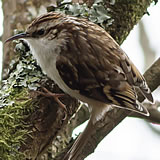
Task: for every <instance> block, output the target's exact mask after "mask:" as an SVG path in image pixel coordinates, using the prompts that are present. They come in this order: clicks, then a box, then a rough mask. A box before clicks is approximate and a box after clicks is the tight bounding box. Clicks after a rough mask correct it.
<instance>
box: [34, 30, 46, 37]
mask: <svg viewBox="0 0 160 160" xmlns="http://www.w3.org/2000/svg"><path fill="white" fill-rule="evenodd" d="M36 34H37V35H39V36H42V35H43V34H44V29H40V30H38V31H37V33H36Z"/></svg>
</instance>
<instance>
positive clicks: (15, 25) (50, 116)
mask: <svg viewBox="0 0 160 160" xmlns="http://www.w3.org/2000/svg"><path fill="white" fill-rule="evenodd" d="M54 2H55V1H54V0H53V1H51V0H48V1H46V0H45V1H44V0H43V1H38V0H34V1H33V0H32V1H23V2H22V1H21V2H20V1H19V0H17V1H13V2H12V1H11V0H6V1H3V11H4V34H3V41H4V40H5V39H6V38H8V37H9V36H11V35H12V34H13V30H14V29H18V30H24V29H25V27H26V26H27V25H28V24H29V23H30V22H31V20H32V19H34V18H35V17H36V16H37V15H39V14H41V13H42V12H43V11H44V10H45V6H48V5H50V4H53V3H54ZM91 2H92V1H90V3H89V4H90V5H91ZM104 2H105V3H104V4H105V5H104V7H106V9H107V10H108V14H109V15H110V19H109V20H108V21H105V22H104V23H103V26H104V27H105V28H106V30H107V31H108V32H109V33H110V34H111V35H112V36H113V38H115V40H116V41H117V42H118V43H119V44H121V43H122V42H123V40H124V39H125V38H126V37H127V35H128V34H129V32H130V30H131V29H132V28H133V26H134V25H135V24H137V22H138V21H139V20H140V18H141V17H142V16H143V15H144V14H145V13H146V12H147V8H148V7H149V5H150V4H151V2H153V0H148V1H139V0H135V1H134V3H131V1H129V0H126V1H124V0H117V1H115V3H114V4H113V3H111V1H110V0H105V1H104ZM8 10H9V11H10V12H7V11H8ZM126 24H127V25H126ZM16 48H17V50H18V51H19V52H20V53H21V54H22V55H18V56H17V55H16V56H15V53H14V52H13V45H12V43H10V44H7V45H5V47H4V58H3V60H4V63H3V68H4V70H3V72H4V77H7V80H6V81H4V82H3V83H4V85H3V88H2V91H1V92H2V95H3V96H2V97H1V101H2V102H4V101H3V100H6V99H7V103H6V101H5V105H4V103H2V102H0V103H1V104H3V105H4V106H5V107H4V110H3V111H2V110H0V112H1V111H2V112H4V113H3V114H1V113H0V115H3V117H2V118H3V119H4V118H5V117H6V115H7V117H8V121H7V122H6V123H4V124H3V127H2V128H0V131H2V137H3V132H4V135H5V134H8V135H12V136H11V137H12V138H6V139H5V141H4V144H5V145H6V146H5V147H4V145H0V150H1V147H2V148H3V150H4V151H3V152H2V154H1V155H0V158H2V159H7V158H6V157H8V156H6V154H7V153H10V156H9V158H8V159H18V158H19V157H20V158H19V159H25V158H24V155H22V154H20V153H24V154H25V157H27V158H28V159H33V160H34V159H46V160H47V159H48V155H47V156H46V157H45V156H42V154H43V153H44V152H45V151H46V149H47V148H48V146H50V144H51V143H52V148H51V150H52V151H51V154H52V157H55V156H57V154H58V153H60V154H59V156H57V157H56V158H55V159H56V160H57V159H61V157H62V156H63V154H64V153H65V152H64V153H62V150H63V148H65V147H66V143H68V142H69V140H70V137H71V133H72V131H73V129H74V128H75V127H76V126H77V125H79V124H81V123H82V122H83V121H84V120H86V117H87V118H88V114H86V115H87V116H85V113H86V112H88V111H86V110H85V112H83V111H84V110H79V112H78V113H77V114H76V115H77V116H76V117H74V118H72V119H71V117H72V116H73V114H74V113H75V112H76V110H77V109H78V106H79V104H78V102H77V101H76V100H74V99H72V98H71V97H69V96H66V97H64V98H63V99H62V101H63V103H64V104H65V105H66V107H67V118H65V119H64V112H63V110H62V109H61V108H59V107H58V106H57V104H56V103H55V102H54V101H53V100H52V99H50V98H46V97H43V96H41V95H39V93H38V92H35V91H31V89H32V90H33V89H34V90H37V89H41V87H46V88H48V89H49V90H50V91H52V92H61V91H60V90H59V88H58V87H57V86H56V85H55V84H54V82H52V81H51V80H49V79H48V78H47V77H46V76H45V75H44V74H42V72H41V70H40V68H39V67H38V66H37V65H36V63H35V62H34V60H33V59H32V57H31V56H30V55H29V51H28V48H27V46H26V45H25V44H23V45H22V43H20V45H17V46H16ZM25 53H26V55H24V54H25ZM17 57H18V58H17ZM13 59H14V62H13V61H12V65H11V69H10V71H9V74H8V73H7V72H5V70H7V69H8V68H9V64H10V63H11V60H13ZM157 63H159V61H158V62H157ZM157 63H156V64H157ZM26 64H27V65H26ZM159 66H160V65H158V66H157V65H156V67H157V69H155V70H154V72H150V73H149V78H150V76H151V75H152V74H154V78H155V79H158V76H159V73H160V72H159V70H160V69H159ZM153 67H155V66H153ZM21 70H23V71H21ZM152 70H153V69H152ZM35 74H36V75H35ZM6 75H7V76H6ZM149 78H148V77H147V76H146V79H149ZM13 80H14V81H13ZM12 81H13V82H12ZM159 83H160V82H159V81H156V84H154V88H152V86H153V81H149V85H150V86H151V89H152V91H153V90H154V89H155V88H156V87H157V86H158V85H159ZM41 91H42V90H41ZM8 93H9V95H8ZM142 99H143V97H142V98H141V100H142ZM82 108H83V107H82ZM128 114H129V112H128V111H124V110H121V109H116V108H115V109H113V110H112V111H110V112H109V113H107V116H106V118H105V119H104V120H103V122H102V123H101V122H98V124H97V128H95V133H94V135H93V136H92V137H91V139H89V140H88V141H89V143H88V144H92V146H93V148H90V147H88V146H85V148H84V150H85V149H86V151H87V152H85V153H83V154H82V157H81V159H83V158H84V157H86V156H87V155H89V154H90V153H91V152H93V151H94V149H95V148H96V146H97V145H98V143H99V142H100V141H101V140H102V139H103V138H104V136H106V135H107V134H108V133H109V132H110V131H111V130H112V129H114V127H115V126H116V125H118V124H119V123H120V122H121V121H122V120H123V119H124V118H125V117H126V116H127V115H128ZM79 117H81V118H79ZM108 117H109V118H108ZM111 117H114V118H113V119H111ZM143 118H144V117H143ZM70 119H71V123H68V121H69V120H70ZM1 121H2V120H1V118H0V122H1ZM10 122H12V123H13V124H12V125H10V129H9V130H7V133H6V131H5V128H6V127H7V126H8V124H9V123H10ZM17 123H18V124H17ZM113 124H114V125H113ZM17 126H18V127H17ZM22 131H23V132H22ZM21 133H22V134H21ZM18 135H20V136H19V139H18V142H17V141H16V138H17V136H18ZM92 138H94V144H93V143H92ZM13 146H14V147H13ZM90 146H91V145H90ZM17 148H19V151H20V152H16V149H17ZM68 148H69V147H68ZM68 148H67V149H66V151H67V150H68ZM88 148H89V149H88ZM4 157H5V158H4Z"/></svg>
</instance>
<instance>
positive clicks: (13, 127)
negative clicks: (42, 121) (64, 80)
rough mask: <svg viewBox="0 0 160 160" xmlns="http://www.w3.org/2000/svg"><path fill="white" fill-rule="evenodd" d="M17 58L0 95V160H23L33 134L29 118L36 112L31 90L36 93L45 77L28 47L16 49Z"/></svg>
mask: <svg viewBox="0 0 160 160" xmlns="http://www.w3.org/2000/svg"><path fill="white" fill-rule="evenodd" d="M16 52H17V56H16V59H15V60H13V61H12V63H11V66H10V68H11V69H10V71H9V77H8V78H7V80H4V81H2V87H1V91H0V160H1V159H2V160H15V159H16V160H22V159H24V154H23V153H22V152H19V150H20V147H21V145H22V143H25V140H26V139H25V137H27V136H28V135H29V134H30V133H29V131H28V127H29V124H28V122H26V118H27V117H28V115H30V114H31V112H33V110H34V107H33V105H34V103H35V102H34V100H33V99H32V98H31V97H30V94H29V90H36V89H37V87H39V82H40V80H41V79H45V78H46V77H45V76H44V75H43V74H42V72H41V69H40V68H39V66H37V64H36V62H35V61H34V59H33V58H32V56H31V54H30V52H29V50H28V49H27V46H25V45H23V44H22V43H18V44H17V45H16Z"/></svg>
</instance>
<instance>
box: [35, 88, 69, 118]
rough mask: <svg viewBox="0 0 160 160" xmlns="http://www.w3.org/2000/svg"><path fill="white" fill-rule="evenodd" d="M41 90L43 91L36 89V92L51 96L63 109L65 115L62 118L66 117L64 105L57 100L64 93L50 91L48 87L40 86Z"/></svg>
mask: <svg viewBox="0 0 160 160" xmlns="http://www.w3.org/2000/svg"><path fill="white" fill-rule="evenodd" d="M42 90H43V91H44V92H41V91H36V92H38V93H39V94H40V95H43V96H45V97H53V99H54V100H55V101H56V102H57V103H58V104H59V106H60V107H62V108H63V109H64V111H65V117H64V118H63V120H65V119H66V118H67V108H66V106H65V105H64V104H63V103H62V102H61V101H60V100H59V98H60V97H63V96H65V94H64V93H52V92H50V91H49V90H48V89H46V88H44V87H42Z"/></svg>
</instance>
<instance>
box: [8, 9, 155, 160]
mask: <svg viewBox="0 0 160 160" xmlns="http://www.w3.org/2000/svg"><path fill="white" fill-rule="evenodd" d="M16 39H22V40H24V41H26V42H27V43H28V45H29V47H30V50H31V52H32V54H33V56H34V58H35V59H36V60H37V63H38V64H39V65H40V67H41V69H42V70H43V71H44V72H45V73H46V74H47V76H48V77H49V78H51V79H52V80H53V81H54V82H55V83H56V84H57V85H58V86H59V88H61V89H62V90H63V91H64V92H65V93H67V94H69V95H70V96H71V97H74V98H76V99H78V100H80V101H82V102H84V103H87V104H88V106H89V107H90V108H91V113H90V119H89V122H88V125H87V127H86V128H85V130H84V131H83V132H82V133H81V134H80V136H79V137H78V138H77V139H76V141H75V143H74V144H73V145H72V147H71V149H70V150H69V151H68V152H67V153H66V155H65V156H64V158H63V160H78V157H79V155H80V154H81V152H82V149H83V147H84V145H85V142H86V140H87V138H88V137H89V136H90V133H91V132H92V131H93V130H94V124H95V123H96V122H97V121H99V120H100V119H101V118H102V117H103V116H104V115H105V113H106V112H107V111H108V110H109V106H110V105H113V106H114V107H119V108H122V109H126V110H130V111H133V112H137V113H139V114H142V115H145V116H149V112H148V110H147V109H146V108H145V107H144V106H143V105H142V104H141V103H140V102H139V101H138V99H137V98H138V97H137V93H136V89H138V90H140V91H141V93H142V94H143V96H144V97H146V98H147V99H148V100H149V101H151V102H153V96H152V94H151V91H150V89H149V87H148V85H147V83H146V80H145V78H144V77H143V76H142V75H141V73H140V72H139V71H138V69H137V68H136V66H135V65H134V64H133V63H132V61H131V60H130V59H129V57H128V56H127V54H126V53H125V52H124V51H123V50H122V49H121V47H120V46H119V45H118V44H117V42H116V41H115V40H114V39H113V38H112V37H111V36H110V35H109V34H108V33H107V32H106V31H105V30H104V29H103V28H101V27H100V26H99V25H97V24H94V23H93V22H90V21H88V20H87V19H85V18H78V17H74V16H71V15H65V14H63V13H58V12H49V13H46V14H43V15H41V16H39V17H37V18H36V19H35V20H33V22H32V23H31V24H30V25H29V26H28V27H27V29H26V31H25V32H23V33H19V34H17V35H14V36H12V37H10V38H8V39H7V40H6V42H9V41H12V40H16Z"/></svg>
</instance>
